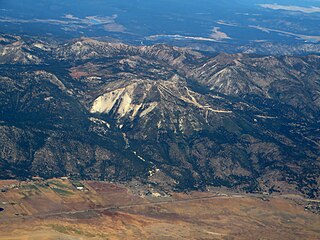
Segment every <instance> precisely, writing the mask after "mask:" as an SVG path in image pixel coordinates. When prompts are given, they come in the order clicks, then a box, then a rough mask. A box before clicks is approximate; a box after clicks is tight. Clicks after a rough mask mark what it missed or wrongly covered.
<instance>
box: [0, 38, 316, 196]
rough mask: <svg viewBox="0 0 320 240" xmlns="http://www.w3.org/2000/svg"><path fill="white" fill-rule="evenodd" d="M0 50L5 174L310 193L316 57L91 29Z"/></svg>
mask: <svg viewBox="0 0 320 240" xmlns="http://www.w3.org/2000/svg"><path fill="white" fill-rule="evenodd" d="M17 42H19V43H17ZM39 44H40V45H39ZM15 45H19V46H20V47H19V48H16V47H15ZM0 52H1V54H0V62H1V63H2V65H0V68H1V77H0V81H1V89H0V99H1V102H0V111H1V119H0V120H1V129H0V136H1V148H0V170H1V173H2V174H1V176H3V177H28V176H32V175H41V176H44V177H52V176H62V175H73V176H77V177H83V178H99V179H108V180H129V179H132V178H136V179H139V180H140V181H142V182H144V183H150V184H154V185H158V186H159V187H162V188H174V189H178V190H185V189H194V188H198V189H205V187H206V186H209V185H215V186H227V187H232V188H239V189H246V190H248V191H270V192H273V191H283V192H297V191H300V192H303V193H304V194H307V195H309V196H310V197H316V196H318V194H319V189H318V188H319V181H320V180H319V156H320V154H319V153H320V130H319V124H320V123H319V119H320V82H319V76H320V57H319V56H316V55H313V56H306V57H265V56H250V55H245V54H234V55H227V54H219V55H217V56H208V55H204V54H201V53H199V52H193V51H190V50H186V49H180V48H175V47H168V46H164V45H155V46H150V47H133V46H127V45H124V44H113V43H104V42H98V41H96V40H91V39H77V40H75V41H73V42H70V43H66V44H51V43H45V42H41V43H38V42H36V41H32V40H29V41H27V42H23V40H22V39H16V40H12V39H11V42H10V41H9V40H8V42H7V43H6V44H3V45H2V46H1V47H0ZM28 54H32V57H30V56H29V55H28ZM16 55H19V56H20V57H19V58H16V57H14V56H16ZM27 56H29V58H28V57H27ZM26 59H28V60H26Z"/></svg>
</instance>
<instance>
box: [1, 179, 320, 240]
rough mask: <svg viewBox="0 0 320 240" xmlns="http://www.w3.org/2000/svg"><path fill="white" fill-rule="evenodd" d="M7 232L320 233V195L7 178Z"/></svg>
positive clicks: (134, 235)
mask: <svg viewBox="0 0 320 240" xmlns="http://www.w3.org/2000/svg"><path fill="white" fill-rule="evenodd" d="M0 188H1V192H0V209H1V210H2V211H1V212H0V231H1V234H0V239H1V240H2V239H3V240H18V239H19V240H20V239H30V240H31V239H32V240H34V239H35V240H37V239H39V240H40V239H41V240H49V239H50V240H56V239H60V240H76V239H159V240H160V239H161V240H162V239H320V228H319V226H320V215H319V214H317V213H316V212H312V211H310V210H308V209H307V208H306V206H309V205H310V204H316V205H319V203H318V202H317V201H316V200H313V201H312V202H308V201H311V200H307V199H303V198H302V197H299V196H297V195H278V196H273V195H272V196H270V195H262V194H243V193H235V192H230V191H227V190H223V189H211V190H210V191H208V192H189V193H176V192H172V193H166V194H163V193H161V194H160V193H158V192H156V191H155V190H154V189H151V190H150V189H149V190H147V191H146V190H141V191H140V190H137V189H139V187H132V186H131V187H128V186H124V185H121V184H113V183H107V182H96V181H81V182H80V181H75V180H69V179H51V180H41V179H40V180H35V181H28V182H19V181H16V180H8V181H5V180H4V181H0Z"/></svg>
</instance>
